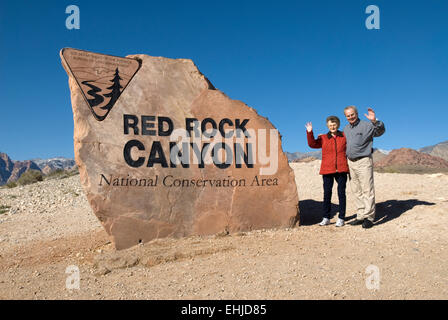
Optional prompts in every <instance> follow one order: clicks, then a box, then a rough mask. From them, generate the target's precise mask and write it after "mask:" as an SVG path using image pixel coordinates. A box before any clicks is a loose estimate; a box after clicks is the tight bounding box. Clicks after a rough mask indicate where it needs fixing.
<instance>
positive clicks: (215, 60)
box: [0, 0, 448, 160]
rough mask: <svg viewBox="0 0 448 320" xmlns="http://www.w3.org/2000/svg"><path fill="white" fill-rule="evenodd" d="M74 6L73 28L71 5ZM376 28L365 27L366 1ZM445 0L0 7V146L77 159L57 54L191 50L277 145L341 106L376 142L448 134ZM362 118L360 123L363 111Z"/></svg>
mask: <svg viewBox="0 0 448 320" xmlns="http://www.w3.org/2000/svg"><path fill="white" fill-rule="evenodd" d="M71 4H74V5H77V6H78V7H79V9H80V13H81V28H80V30H68V29H67V28H66V27H65V20H66V18H67V16H68V14H66V13H65V9H66V7H67V6H68V5H71ZM370 4H374V5H377V6H378V7H379V9H380V27H381V29H380V30H368V29H367V28H366V27H365V20H366V18H367V17H368V14H366V13H365V9H366V7H367V6H368V5H370ZM447 12H448V1H444V0H426V1H421V0H413V1H399V0H387V1H379V0H370V1H362V0H340V1H321V0H315V1H311V0H307V1H280V0H279V1H243V0H240V1H230V0H229V1H213V0H209V1H149V0H148V1H133V2H129V3H126V2H123V1H112V0H110V1H74V0H73V1H23V0H16V1H10V0H4V1H1V2H0V44H1V48H0V49H1V50H0V112H1V116H0V117H1V118H0V119H1V125H0V152H6V153H8V155H10V157H11V158H12V159H14V160H25V159H31V158H35V157H41V158H49V157H54V156H65V157H73V118H72V111H71V104H70V92H69V88H68V79H67V75H66V73H65V71H64V70H63V68H62V66H61V62H60V58H59V50H60V49H61V48H63V47H72V48H78V49H84V50H89V51H94V52H100V53H106V54H112V55H118V56H125V55H127V54H135V53H145V54H149V55H153V56H165V57H169V58H189V59H192V60H193V61H194V62H195V63H196V65H197V66H198V67H199V69H200V70H201V72H202V73H203V74H205V76H207V77H208V78H209V79H210V80H211V82H212V83H213V84H214V86H215V87H217V88H218V89H220V90H221V91H223V92H225V93H226V94H227V95H228V96H229V97H231V98H233V99H237V100H241V101H243V102H245V103H246V104H248V105H249V106H251V107H254V108H255V109H257V111H258V112H259V114H261V115H263V116H266V117H268V118H269V120H271V122H272V123H273V124H274V125H275V126H276V127H277V128H278V129H279V131H280V134H281V135H282V137H283V140H282V141H283V149H284V150H285V151H289V152H294V151H302V152H304V151H311V149H310V148H309V147H308V146H307V143H306V136H305V128H304V124H305V123H306V122H307V121H312V122H313V124H314V128H315V132H317V133H323V132H326V128H325V118H326V117H327V116H328V115H332V114H334V115H337V116H339V117H340V118H341V120H342V123H343V124H345V123H346V120H345V119H343V108H344V107H345V106H347V105H356V106H357V107H358V108H359V109H360V113H361V114H364V111H365V110H366V109H367V107H373V108H374V110H375V111H376V113H377V117H378V118H379V119H381V120H383V121H384V122H385V124H386V128H387V131H386V134H385V135H384V136H382V137H380V138H378V139H376V140H375V147H378V148H382V149H395V148H400V147H410V148H420V147H423V146H427V145H432V144H436V143H438V142H441V141H444V140H447V139H448V134H447V129H446V124H447V115H448V99H447V98H448V81H447V80H448V19H446V15H447ZM362 117H364V116H363V115H362Z"/></svg>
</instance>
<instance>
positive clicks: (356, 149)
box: [305, 106, 385, 228]
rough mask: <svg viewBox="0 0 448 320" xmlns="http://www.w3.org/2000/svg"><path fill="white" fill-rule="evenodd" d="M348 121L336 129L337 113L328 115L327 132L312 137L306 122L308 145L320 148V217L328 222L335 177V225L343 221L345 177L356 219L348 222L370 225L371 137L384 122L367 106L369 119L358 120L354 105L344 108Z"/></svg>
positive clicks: (372, 199)
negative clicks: (336, 193)
mask: <svg viewBox="0 0 448 320" xmlns="http://www.w3.org/2000/svg"><path fill="white" fill-rule="evenodd" d="M344 114H345V117H346V118H347V121H348V124H347V125H346V126H345V128H344V131H343V132H341V131H339V130H338V129H339V126H340V120H339V118H338V117H336V116H330V117H328V118H327V127H328V129H329V132H328V133H327V134H322V135H319V136H318V137H317V139H314V134H313V125H312V124H311V122H308V123H307V124H306V125H305V127H306V130H307V140H308V145H309V146H310V147H311V148H315V149H319V148H322V163H321V167H320V174H321V175H322V178H323V184H324V203H323V219H322V222H321V223H320V225H321V226H325V225H328V224H330V211H331V194H332V189H333V183H334V180H336V182H337V184H338V196H339V217H338V220H337V222H336V226H337V227H342V226H343V225H344V222H345V210H346V196H345V187H346V184H347V178H349V180H350V187H351V189H352V192H353V195H354V197H355V204H356V210H357V211H356V219H355V220H353V221H352V222H350V224H351V225H360V224H362V227H363V228H371V227H372V226H373V220H374V218H375V188H374V184H373V159H372V152H373V138H374V137H379V136H381V135H382V134H383V133H384V132H385V127H384V123H383V122H381V121H379V120H378V119H377V118H376V116H375V112H374V111H373V110H372V109H370V108H369V109H368V113H367V114H365V116H366V118H367V119H368V120H369V121H364V120H360V119H359V117H358V110H357V109H356V107H355V106H348V107H346V108H345V109H344Z"/></svg>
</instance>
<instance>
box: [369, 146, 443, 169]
mask: <svg viewBox="0 0 448 320" xmlns="http://www.w3.org/2000/svg"><path fill="white" fill-rule="evenodd" d="M374 167H375V169H376V170H377V171H379V172H402V173H433V172H448V161H447V160H445V159H443V158H441V157H437V156H433V155H430V154H427V153H423V152H419V151H416V150H414V149H409V148H401V149H395V150H392V151H391V152H390V153H389V154H388V155H387V156H386V157H384V158H382V159H380V160H379V161H377V162H376V163H375V164H374Z"/></svg>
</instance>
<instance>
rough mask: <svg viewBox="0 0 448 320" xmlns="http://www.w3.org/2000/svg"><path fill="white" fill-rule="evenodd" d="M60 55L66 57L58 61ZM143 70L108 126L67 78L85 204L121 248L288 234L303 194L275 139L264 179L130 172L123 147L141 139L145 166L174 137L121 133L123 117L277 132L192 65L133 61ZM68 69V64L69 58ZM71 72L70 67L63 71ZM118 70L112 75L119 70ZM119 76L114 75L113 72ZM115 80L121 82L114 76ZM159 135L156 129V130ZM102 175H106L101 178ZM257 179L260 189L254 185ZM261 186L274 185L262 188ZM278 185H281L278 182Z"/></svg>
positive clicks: (200, 172)
mask: <svg viewBox="0 0 448 320" xmlns="http://www.w3.org/2000/svg"><path fill="white" fill-rule="evenodd" d="M61 55H63V53H62V54H61ZM131 58H135V59H139V60H140V61H141V69H140V70H139V71H138V72H137V74H136V75H135V76H134V78H133V79H132V81H130V82H129V84H128V85H127V88H126V89H125V90H124V91H122V92H121V96H120V98H119V99H118V101H117V102H116V104H115V105H114V106H113V109H112V110H110V113H109V114H108V115H107V118H105V119H104V120H103V121H98V119H95V117H94V116H92V110H90V109H91V108H90V109H89V106H88V104H87V102H86V99H85V97H83V93H82V91H81V90H80V87H79V85H78V82H76V81H75V79H74V77H73V75H72V74H71V73H70V71H67V72H68V74H69V76H70V77H69V85H70V91H71V99H72V108H73V115H74V123H75V126H74V147H75V160H76V163H77V165H78V167H79V172H80V176H81V183H82V185H83V187H84V188H85V191H86V194H87V199H88V201H89V203H90V205H91V207H92V209H93V212H94V213H95V214H96V215H97V217H98V218H99V220H100V221H101V223H102V224H103V226H104V228H105V230H106V231H107V233H108V234H109V235H111V236H112V239H113V242H114V244H115V247H116V248H117V249H124V248H128V247H131V246H133V245H136V244H138V243H142V242H148V241H151V240H152V239H154V238H160V237H168V236H170V237H182V236H190V235H206V234H216V233H219V232H236V231H246V230H253V229H262V228H275V227H287V226H289V225H290V224H291V223H293V222H296V221H297V219H298V208H297V206H298V195H297V189H296V185H295V182H294V173H293V171H292V170H291V168H290V167H289V165H288V161H287V158H286V156H285V154H284V153H283V151H282V147H281V140H280V138H278V144H277V150H269V148H268V150H267V152H268V154H269V152H270V151H273V152H275V151H277V152H278V170H277V172H276V173H275V174H274V175H272V176H268V175H260V174H259V170H260V168H261V167H262V165H261V164H259V163H255V164H254V166H253V168H247V167H246V166H245V165H244V164H243V168H236V166H235V164H233V165H231V166H230V167H228V168H227V169H220V168H217V167H216V166H214V165H205V167H204V168H199V167H198V165H191V166H190V168H188V169H186V168H182V166H180V165H177V167H175V168H172V167H169V168H162V167H161V166H160V164H155V165H154V166H153V167H147V166H146V165H143V166H141V167H137V168H133V167H130V166H129V165H128V164H127V163H126V162H125V161H124V160H123V153H124V151H123V147H124V146H125V145H126V143H127V142H128V141H129V140H131V139H137V140H139V141H141V142H142V143H143V145H144V146H145V151H138V150H136V149H137V148H134V151H133V153H132V157H133V158H134V159H136V158H139V157H145V161H148V158H149V153H150V149H151V145H152V143H153V142H154V141H160V142H161V144H162V145H168V144H169V137H162V136H143V135H138V136H137V135H133V134H127V135H126V134H124V132H123V121H124V120H123V119H124V114H130V115H136V116H137V117H139V118H140V116H141V115H148V116H156V117H159V116H165V117H170V119H171V120H172V121H173V124H174V127H175V128H185V119H186V118H196V119H199V120H203V119H205V118H213V119H217V121H219V120H220V119H223V118H230V119H250V120H249V123H248V125H247V126H246V128H247V129H254V130H257V129H267V130H269V129H275V128H274V127H273V125H272V124H271V123H270V122H269V121H268V120H267V119H266V118H263V117H261V116H259V115H258V114H257V112H256V111H255V110H254V109H252V108H250V107H248V106H247V105H245V104H244V103H242V102H240V101H236V100H232V99H230V98H228V97H227V96H226V95H225V94H223V93H222V92H220V91H219V90H216V89H215V88H214V87H213V86H212V85H211V84H210V82H209V81H208V80H207V79H206V78H205V77H204V76H203V75H202V74H201V73H200V72H199V70H198V69H197V67H196V66H195V65H194V63H193V62H192V61H191V60H186V59H177V60H174V59H168V58H162V57H150V56H146V55H135V56H131ZM62 59H63V64H65V61H64V57H62ZM64 67H65V68H66V70H67V65H64ZM114 69H115V68H114ZM116 74H117V73H116ZM115 79H117V78H116V77H115ZM155 129H157V124H155ZM102 175H103V176H102ZM168 175H171V176H173V177H174V178H178V179H217V180H219V179H221V180H224V179H228V178H233V177H234V178H236V179H238V180H240V179H244V180H245V182H246V185H245V186H244V187H241V186H235V187H221V188H218V187H210V186H207V187H184V188H182V187H167V186H165V185H162V179H163V178H165V177H167V176H168ZM103 177H106V178H107V179H110V180H109V181H111V180H113V179H114V177H117V178H119V179H122V178H125V179H126V178H133V177H135V178H138V179H141V178H154V179H155V177H158V184H157V186H154V187H129V186H113V183H107V182H106V181H105V179H104V178H103ZM254 177H257V178H258V179H259V180H258V184H256V185H251V184H253V180H254ZM262 179H271V181H267V180H266V181H265V183H267V184H270V185H269V186H266V185H264V186H262V185H261V184H262V183H263V181H262ZM273 179H276V182H277V183H275V182H273Z"/></svg>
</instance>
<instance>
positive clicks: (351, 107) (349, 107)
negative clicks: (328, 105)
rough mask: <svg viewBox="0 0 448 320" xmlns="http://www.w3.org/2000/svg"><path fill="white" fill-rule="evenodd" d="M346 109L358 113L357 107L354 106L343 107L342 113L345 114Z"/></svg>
mask: <svg viewBox="0 0 448 320" xmlns="http://www.w3.org/2000/svg"><path fill="white" fill-rule="evenodd" d="M348 109H353V111H355V113H356V114H358V109H356V107H355V106H348V107H345V108H344V114H345V111H346V110H348Z"/></svg>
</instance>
